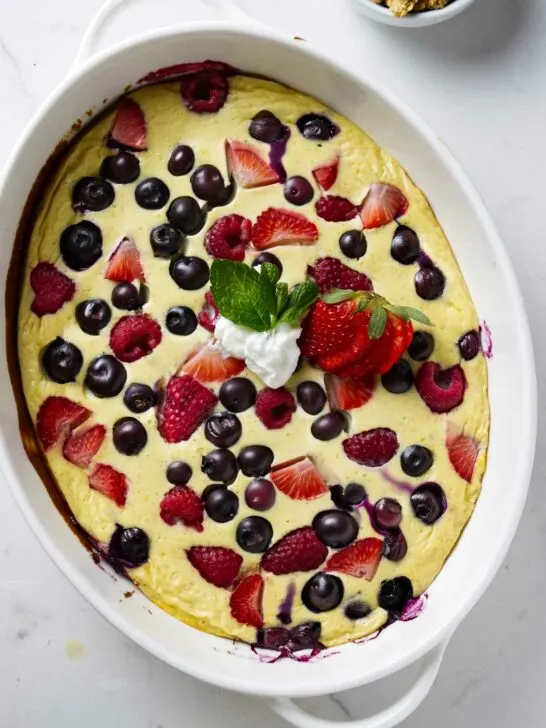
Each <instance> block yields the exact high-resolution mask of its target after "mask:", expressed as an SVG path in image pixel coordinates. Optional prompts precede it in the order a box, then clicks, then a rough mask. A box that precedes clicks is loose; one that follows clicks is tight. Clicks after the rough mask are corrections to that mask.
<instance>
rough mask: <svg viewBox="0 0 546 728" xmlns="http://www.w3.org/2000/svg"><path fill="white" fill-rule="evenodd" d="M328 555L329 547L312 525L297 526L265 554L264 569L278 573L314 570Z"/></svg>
mask: <svg viewBox="0 0 546 728" xmlns="http://www.w3.org/2000/svg"><path fill="white" fill-rule="evenodd" d="M327 555H328V549H327V548H326V546H325V545H324V544H323V543H322V541H319V539H318V537H317V535H316V534H315V532H314V531H313V529H312V528H311V527H310V526H306V527H305V528H296V530H295V531H290V533H287V534H286V536H283V538H281V539H280V540H279V541H277V543H275V544H273V546H272V547H271V548H270V549H269V551H268V552H267V553H265V554H264V555H263V557H262V569H263V570H264V571H269V572H270V573H271V574H277V575H279V574H292V573H293V572H294V571H313V570H314V569H318V567H319V566H320V565H321V564H322V562H323V561H324V560H325V559H326V556H327Z"/></svg>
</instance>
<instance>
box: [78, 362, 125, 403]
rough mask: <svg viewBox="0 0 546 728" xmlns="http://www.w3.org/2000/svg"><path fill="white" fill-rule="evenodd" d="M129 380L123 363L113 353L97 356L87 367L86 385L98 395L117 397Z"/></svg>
mask: <svg viewBox="0 0 546 728" xmlns="http://www.w3.org/2000/svg"><path fill="white" fill-rule="evenodd" d="M126 380H127V372H126V371H125V367H124V366H123V364H122V363H121V362H120V361H118V360H117V359H116V357H115V356H112V355H111V354H103V355H101V356H97V357H96V358H95V359H93V361H92V362H91V363H90V364H89V366H88V367H87V374H86V375H85V386H86V387H87V388H88V389H90V390H91V392H93V394H95V395H96V396H97V397H115V396H116V395H117V394H119V393H120V392H121V390H122V389H123V387H124V386H125V382H126Z"/></svg>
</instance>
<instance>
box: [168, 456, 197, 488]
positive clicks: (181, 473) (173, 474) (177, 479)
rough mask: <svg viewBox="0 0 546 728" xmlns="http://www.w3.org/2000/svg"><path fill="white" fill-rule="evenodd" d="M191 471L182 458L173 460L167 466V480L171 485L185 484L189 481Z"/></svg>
mask: <svg viewBox="0 0 546 728" xmlns="http://www.w3.org/2000/svg"><path fill="white" fill-rule="evenodd" d="M192 474H193V471H192V469H191V467H190V466H189V465H188V463H185V462H184V461H183V460H175V461H174V462H172V463H169V466H168V467H167V480H168V481H169V483H172V485H186V484H187V483H189V481H190V479H191V476H192Z"/></svg>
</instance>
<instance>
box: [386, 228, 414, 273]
mask: <svg viewBox="0 0 546 728" xmlns="http://www.w3.org/2000/svg"><path fill="white" fill-rule="evenodd" d="M420 250H421V246H420V245H419V238H418V237H417V234H416V233H415V231H414V230H412V229H411V228H409V227H407V226H406V225H399V226H398V227H397V228H396V230H395V231H394V235H393V237H392V243H391V255H392V257H393V258H394V260H396V261H397V262H398V263H402V265H411V263H415V261H416V260H417V258H418V257H419V251H420Z"/></svg>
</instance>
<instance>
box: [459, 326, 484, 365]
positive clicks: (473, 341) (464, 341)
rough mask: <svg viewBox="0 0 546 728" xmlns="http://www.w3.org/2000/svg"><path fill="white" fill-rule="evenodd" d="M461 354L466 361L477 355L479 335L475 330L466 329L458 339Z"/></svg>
mask: <svg viewBox="0 0 546 728" xmlns="http://www.w3.org/2000/svg"><path fill="white" fill-rule="evenodd" d="M458 346H459V351H460V352H461V356H462V357H463V359H465V360H466V361H470V360H471V359H474V358H475V357H477V356H478V354H479V351H480V335H479V334H478V332H477V331H468V332H467V333H466V334H464V336H461V338H460V339H459V341H458Z"/></svg>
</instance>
